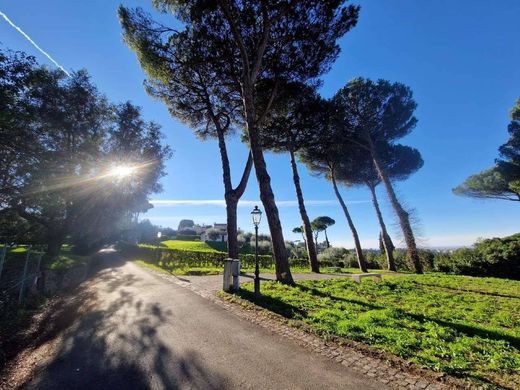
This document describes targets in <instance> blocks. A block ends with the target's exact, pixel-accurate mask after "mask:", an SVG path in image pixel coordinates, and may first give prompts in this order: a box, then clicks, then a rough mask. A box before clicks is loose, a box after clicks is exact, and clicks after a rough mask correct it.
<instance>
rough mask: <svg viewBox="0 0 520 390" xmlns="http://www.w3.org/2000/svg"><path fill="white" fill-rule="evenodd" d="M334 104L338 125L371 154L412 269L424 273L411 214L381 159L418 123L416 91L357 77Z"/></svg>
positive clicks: (343, 90) (353, 141)
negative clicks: (392, 210) (394, 215)
mask: <svg viewBox="0 0 520 390" xmlns="http://www.w3.org/2000/svg"><path fill="white" fill-rule="evenodd" d="M333 103H334V106H335V109H336V111H335V114H336V122H337V125H338V126H344V128H345V130H344V132H345V133H346V134H348V135H346V137H348V138H349V140H350V141H351V142H352V143H354V144H356V145H357V146H358V147H361V148H364V149H366V150H367V151H368V152H369V153H370V156H371V157H372V161H373V163H374V167H375V169H376V172H377V174H378V176H379V178H380V179H381V181H382V183H383V185H384V187H385V189H386V192H387V194H388V197H389V199H390V203H391V204H392V207H393V209H394V211H395V213H396V215H397V217H398V219H399V224H400V226H401V230H402V232H403V236H404V240H405V242H406V246H407V254H408V259H409V261H410V263H411V266H412V269H413V270H414V271H415V272H416V273H422V272H423V267H422V264H421V260H420V258H419V252H418V250H417V244H416V242H415V236H414V233H413V230H412V225H411V223H410V216H409V213H408V211H406V210H405V209H404V207H403V206H402V205H401V203H400V202H399V200H398V198H397V195H396V193H395V190H394V187H393V185H392V182H391V180H390V177H389V176H388V174H387V172H386V170H385V167H384V165H383V164H382V163H381V161H382V159H381V156H380V154H381V152H382V150H384V149H385V148H386V147H387V145H388V144H392V143H393V142H395V140H397V139H399V138H402V137H404V136H405V135H407V134H409V133H410V132H411V131H412V130H413V128H414V127H415V126H416V124H417V119H416V118H415V117H414V116H413V113H414V111H415V108H416V107H417V103H416V102H415V101H414V100H413V97H412V91H411V90H410V88H409V87H407V86H405V85H403V84H401V83H390V82H389V81H386V80H378V81H375V82H374V81H372V80H368V79H363V78H356V79H354V80H352V81H350V82H349V83H348V84H347V85H346V86H345V87H343V88H342V89H340V90H339V91H338V92H337V93H336V94H335V95H334V98H333Z"/></svg>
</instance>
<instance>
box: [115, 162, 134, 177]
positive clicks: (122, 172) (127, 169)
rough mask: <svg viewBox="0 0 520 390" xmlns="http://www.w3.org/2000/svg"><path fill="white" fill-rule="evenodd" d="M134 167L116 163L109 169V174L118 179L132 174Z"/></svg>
mask: <svg viewBox="0 0 520 390" xmlns="http://www.w3.org/2000/svg"><path fill="white" fill-rule="evenodd" d="M135 170H136V168H135V167H132V166H129V165H116V166H114V167H113V168H112V169H110V171H109V175H110V176H115V177H117V178H119V179H123V178H125V177H128V176H130V175H132V174H133V173H134V172H135Z"/></svg>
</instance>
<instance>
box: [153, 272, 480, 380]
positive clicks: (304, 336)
mask: <svg viewBox="0 0 520 390" xmlns="http://www.w3.org/2000/svg"><path fill="white" fill-rule="evenodd" d="M154 273H156V274H157V275H159V276H161V277H163V278H165V279H168V280H170V281H171V282H173V283H175V284H177V285H179V286H181V287H184V288H187V289H189V290H191V291H193V292H194V293H195V294H197V295H199V296H201V297H203V298H205V299H208V300H210V301H212V302H213V303H215V304H217V305H219V306H220V307H222V308H224V309H226V310H228V311H230V312H232V313H233V314H235V315H236V316H238V317H240V318H243V319H245V320H248V321H250V322H252V323H254V324H256V325H259V326H261V327H263V328H265V329H267V330H269V331H271V332H273V333H276V334H278V335H280V336H282V337H285V338H288V339H291V340H293V341H294V342H296V343H297V344H298V345H300V346H303V347H305V348H306V349H309V350H311V351H313V352H315V353H318V354H320V355H322V356H324V357H327V358H329V359H330V360H332V361H335V362H336V363H340V364H342V365H344V366H345V367H348V368H349V369H351V370H354V371H356V372H358V373H361V374H363V375H366V376H367V377H369V378H371V379H372V380H375V381H377V382H380V383H382V384H384V385H386V386H388V387H391V388H393V389H400V390H401V389H405V390H448V389H482V388H481V387H476V386H474V385H472V384H470V383H468V382H465V381H463V380H460V379H458V378H454V377H450V376H448V375H446V374H443V373H437V372H434V371H431V370H427V369H423V368H421V367H419V366H416V365H414V364H412V363H409V362H406V361H405V360H403V359H400V358H398V357H394V356H385V355H384V353H381V352H379V351H376V350H375V349H373V348H370V347H367V346H364V345H362V344H361V343H355V342H349V344H345V343H344V342H342V343H340V342H338V341H335V340H330V341H329V340H324V339H323V338H321V337H319V336H317V335H315V334H313V333H311V332H310V331H309V330H305V326H298V327H296V326H295V324H293V326H291V325H289V323H290V320H288V319H286V318H285V317H283V316H280V315H278V314H276V313H272V312H270V311H269V310H267V309H264V308H261V307H258V306H255V305H254V304H253V303H251V302H249V301H247V300H244V299H242V298H239V297H237V296H235V295H231V294H230V295H229V298H228V299H225V298H222V297H219V296H218V295H217V292H215V291H212V290H206V289H203V288H201V287H199V286H194V285H193V284H192V283H189V282H185V281H183V280H180V279H178V278H176V277H175V276H172V275H166V274H163V273H159V272H154ZM223 294H224V293H223Z"/></svg>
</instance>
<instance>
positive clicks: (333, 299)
mask: <svg viewBox="0 0 520 390" xmlns="http://www.w3.org/2000/svg"><path fill="white" fill-rule="evenodd" d="M252 289H253V286H252V284H251V283H248V284H246V285H243V289H242V290H241V291H240V292H239V294H238V295H239V296H241V297H242V298H246V299H248V300H251V299H252ZM498 291H501V292H502V295H501V296H498V295H494V294H496V293H497V292H498ZM519 291H520V282H518V281H504V280H501V279H491V278H489V279H488V278H468V277H460V276H447V275H424V276H423V275H414V276H404V277H398V278H397V277H396V278H388V279H384V280H383V281H382V282H380V283H375V282H372V281H370V280H367V281H363V283H361V284H357V283H354V282H353V281H351V280H349V279H331V280H315V281H299V282H297V285H296V287H290V286H286V285H282V284H279V283H274V282H265V283H262V295H263V297H262V299H261V301H259V303H258V304H260V305H261V306H263V307H265V308H267V309H269V310H272V311H274V312H276V313H278V314H281V315H283V316H285V317H287V318H291V319H293V320H299V321H303V322H304V323H306V324H308V325H310V326H311V327H312V328H313V329H314V330H315V331H316V332H318V333H319V334H321V335H324V336H336V337H345V338H347V339H351V340H356V341H360V342H363V343H366V344H369V345H371V346H373V347H375V348H379V349H382V350H384V351H387V352H390V353H393V354H395V355H397V356H400V357H402V358H404V359H407V360H410V361H412V362H414V363H417V364H420V365H423V366H426V367H428V368H431V369H434V370H436V371H442V372H446V373H449V374H453V375H456V376H462V377H470V378H474V379H477V380H479V381H483V382H490V383H491V384H492V385H493V386H509V387H511V388H520V310H519V309H520V301H519V299H520V298H519V296H518V295H519ZM508 294H509V295H508Z"/></svg>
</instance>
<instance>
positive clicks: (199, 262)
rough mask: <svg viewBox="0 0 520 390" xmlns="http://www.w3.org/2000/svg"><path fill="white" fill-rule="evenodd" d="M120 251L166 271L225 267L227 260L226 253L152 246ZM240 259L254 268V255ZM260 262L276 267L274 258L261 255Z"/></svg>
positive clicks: (130, 246)
mask: <svg viewBox="0 0 520 390" xmlns="http://www.w3.org/2000/svg"><path fill="white" fill-rule="evenodd" d="M120 249H121V250H122V251H123V252H124V253H125V254H127V255H130V256H133V257H138V258H140V259H142V260H145V261H147V262H149V263H152V264H157V265H159V266H161V267H163V268H166V269H175V268H203V267H214V266H218V267H219V266H222V267H223V266H224V260H225V259H226V258H227V253H226V252H218V251H197V250H183V249H171V248H164V247H157V246H152V245H139V246H136V245H130V244H120ZM239 258H240V261H241V263H242V267H254V264H255V256H254V255H250V254H245V255H244V254H241V255H239ZM258 260H259V264H260V267H262V268H271V267H273V266H274V262H273V258H272V256H264V255H259V256H258Z"/></svg>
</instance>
